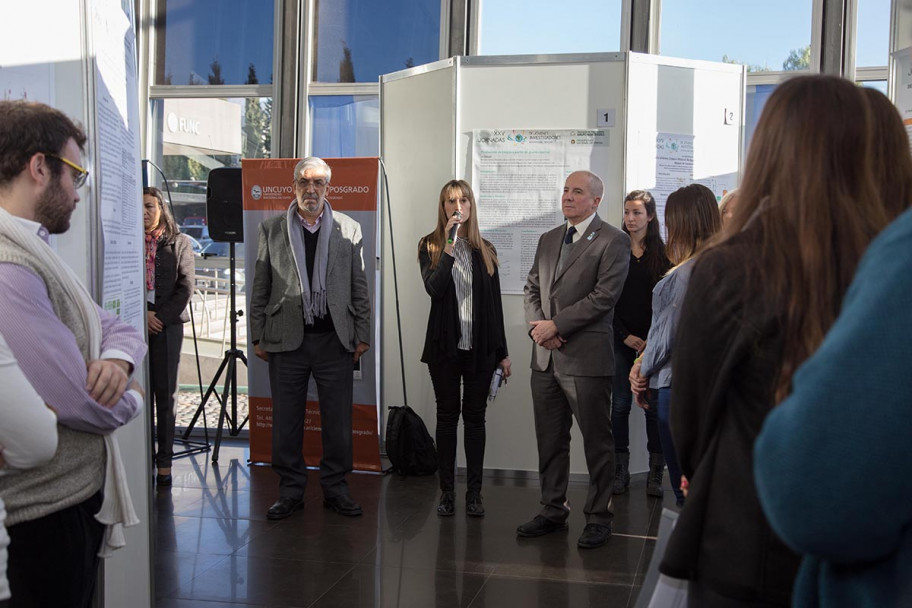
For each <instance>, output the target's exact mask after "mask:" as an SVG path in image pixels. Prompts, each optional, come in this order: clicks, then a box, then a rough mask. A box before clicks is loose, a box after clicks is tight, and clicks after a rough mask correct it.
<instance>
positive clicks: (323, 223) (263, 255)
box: [250, 157, 370, 519]
mask: <svg viewBox="0 0 912 608" xmlns="http://www.w3.org/2000/svg"><path fill="white" fill-rule="evenodd" d="M331 178H332V170H331V169H330V168H329V165H327V164H326V163H325V162H324V161H323V160H322V159H320V158H316V157H309V158H305V159H304V160H302V161H301V162H299V163H298V164H297V166H296V167H295V171H294V189H295V200H294V201H292V203H291V205H290V206H289V207H288V211H287V212H286V213H284V214H282V215H280V216H277V217H273V218H270V219H267V220H265V221H264V222H262V223H261V224H260V229H259V246H258V249H257V261H256V273H255V274H254V279H253V291H252V293H251V296H250V327H251V333H252V335H251V338H252V341H253V344H254V351H255V353H256V355H257V356H258V357H259V358H261V359H263V360H265V361H268V362H269V384H270V387H271V389H272V468H273V470H275V471H276V472H277V473H278V474H279V480H280V481H279V499H278V500H277V501H276V502H275V504H274V505H272V506H271V507H270V508H269V511H268V513H267V517H268V518H269V519H283V518H285V517H288V516H289V515H291V514H292V513H294V512H295V511H296V510H297V509H298V508H300V507H301V506H303V504H304V489H305V487H306V485H307V469H306V468H305V466H304V456H303V454H302V445H303V434H304V419H305V415H306V411H305V410H306V405H307V385H308V383H309V381H310V377H311V375H312V376H313V377H314V380H315V381H316V383H317V396H318V399H319V402H320V420H321V424H322V439H323V458H322V459H321V460H320V485H321V486H322V487H323V506H324V507H326V508H328V509H332V510H334V511H336V512H338V513H341V514H342V515H361V512H362V511H361V505H359V504H358V503H356V502H355V501H354V500H352V498H351V496H350V495H349V493H348V484H347V483H346V481H345V475H346V474H347V473H348V472H350V471H351V470H352V380H353V367H354V366H353V361H354V362H356V361H358V359H359V358H360V357H361V355H362V354H364V352H365V351H366V350H367V349H368V340H369V339H370V338H369V336H370V299H369V295H368V285H367V276H366V274H365V272H364V259H363V257H362V252H361V247H362V245H361V227H360V225H359V224H358V223H357V222H356V221H354V220H353V219H351V218H350V217H348V216H346V215H343V214H342V213H339V212H338V211H333V209H332V207H331V206H330V204H329V202H327V201H326V198H325V196H326V191H327V188H328V187H329V182H330V179H331Z"/></svg>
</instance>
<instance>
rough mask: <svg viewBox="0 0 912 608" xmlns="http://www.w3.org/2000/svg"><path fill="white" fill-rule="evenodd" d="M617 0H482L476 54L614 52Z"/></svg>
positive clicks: (617, 41)
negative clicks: (533, 0)
mask: <svg viewBox="0 0 912 608" xmlns="http://www.w3.org/2000/svg"><path fill="white" fill-rule="evenodd" d="M621 4H622V2H621V0H608V1H606V0H566V1H565V2H562V3H560V4H555V3H551V2H528V1H526V0H484V2H482V3H481V14H480V16H479V17H480V19H479V28H478V29H479V37H478V54H479V55H536V54H552V53H601V52H611V53H613V52H617V51H619V50H620V48H621Z"/></svg>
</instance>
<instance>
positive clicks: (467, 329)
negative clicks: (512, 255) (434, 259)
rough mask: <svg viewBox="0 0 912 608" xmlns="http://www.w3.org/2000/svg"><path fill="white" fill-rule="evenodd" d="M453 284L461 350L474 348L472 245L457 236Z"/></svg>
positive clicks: (454, 246)
mask: <svg viewBox="0 0 912 608" xmlns="http://www.w3.org/2000/svg"><path fill="white" fill-rule="evenodd" d="M453 257H454V258H455V260H454V263H453V284H454V285H455V287H456V308H457V310H458V311H459V331H460V333H461V335H460V337H459V344H458V345H457V348H459V350H472V246H471V245H469V243H468V242H467V241H465V240H464V239H460V238H457V239H456V243H455V244H454V245H453Z"/></svg>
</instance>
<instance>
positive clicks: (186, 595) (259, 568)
mask: <svg viewBox="0 0 912 608" xmlns="http://www.w3.org/2000/svg"><path fill="white" fill-rule="evenodd" d="M247 456H248V450H247V448H246V445H245V444H229V443H228V442H227V441H226V442H225V443H223V444H222V449H221V453H220V456H219V463H218V464H217V465H214V464H212V463H211V462H210V460H209V459H210V454H206V453H202V454H197V455H195V456H191V457H189V458H182V459H180V460H177V461H175V465H174V486H173V487H171V488H170V489H168V488H162V489H158V488H156V490H155V526H154V533H155V543H156V547H155V586H156V597H157V606H158V607H159V608H224V607H229V606H235V607H236V606H269V607H276V608H278V607H284V608H291V607H298V606H300V607H307V606H311V607H314V608H317V607H320V608H329V607H339V608H342V607H344V608H355V607H360V606H369V607H372V608H375V607H386V606H397V607H416V608H430V607H441V608H444V607H450V606H453V607H455V606H462V607H470V608H481V607H485V606H487V607H498V608H501V607H506V608H526V607H541V608H545V607H547V608H561V607H564V606H574V607H575V606H599V607H602V608H605V607H612V606H618V607H625V606H633V604H634V603H635V601H636V597H637V593H638V592H639V586H640V585H641V584H642V581H643V577H644V572H645V570H646V567H647V565H648V564H649V559H650V557H651V556H652V549H653V547H654V545H655V540H654V537H655V534H656V531H657V530H658V521H659V516H660V513H661V509H662V506H663V505H662V503H663V501H662V500H657V499H654V498H648V497H647V496H646V493H645V489H644V483H645V482H644V481H643V480H642V479H638V480H635V481H634V482H633V484H632V487H631V490H630V492H629V493H628V494H626V495H622V496H619V497H615V501H614V503H615V504H614V508H615V524H614V536H612V538H611V540H610V541H609V542H608V544H607V545H606V546H605V547H602V548H599V549H593V550H582V549H578V548H577V546H576V539H577V537H578V536H579V534H580V532H581V531H582V528H583V525H584V521H583V516H582V513H581V511H580V508H579V505H582V504H583V503H584V501H585V495H586V488H585V486H583V485H574V486H572V487H571V490H570V492H569V499H570V502H571V504H572V505H574V506H576V507H577V508H576V509H574V512H573V513H572V515H571V517H570V522H569V523H570V530H569V531H568V532H557V533H553V534H550V535H548V536H545V537H542V538H537V539H522V538H517V537H516V533H515V529H516V526H517V525H518V524H520V523H522V522H524V521H526V520H527V519H530V518H531V517H532V516H533V515H535V514H536V512H537V509H538V486H537V483H535V482H531V483H530V482H527V481H524V480H516V479H509V480H505V481H491V482H488V483H487V485H486V487H485V488H484V490H483V496H484V500H485V508H486V510H487V515H486V517H484V518H478V519H472V518H467V517H465V516H464V511H463V510H462V507H463V504H462V500H461V497H462V493H463V492H464V490H465V487H464V485H463V484H464V480H459V485H458V486H457V503H456V506H457V512H456V516H455V517H449V518H440V517H437V515H436V512H435V507H436V504H437V499H438V497H439V494H438V491H437V485H436V477H410V478H402V477H399V476H398V475H387V476H379V475H365V474H353V475H351V476H350V478H349V484H350V487H351V493H352V496H353V497H354V498H355V499H356V500H357V501H359V502H360V503H362V504H363V505H364V515H363V516H361V517H355V518H350V517H343V516H341V515H338V514H336V513H333V512H330V511H327V510H325V509H324V508H323V506H322V496H321V494H320V488H319V480H318V478H317V474H316V472H311V479H310V484H309V486H308V491H307V503H306V505H305V507H304V509H303V510H302V511H299V512H297V513H295V514H294V515H293V516H292V517H290V518H288V519H286V520H283V521H280V522H271V521H268V520H267V519H266V510H267V509H268V508H269V506H270V505H271V504H272V502H273V501H274V500H275V498H276V497H277V492H278V482H277V478H276V476H275V474H274V473H273V472H272V471H271V470H270V469H269V468H268V467H263V466H248V465H247ZM640 477H641V476H640ZM666 484H667V481H666ZM665 494H666V495H665V498H664V503H665V505H666V506H669V505H671V504H673V502H674V500H673V496H671V492H670V490H667V491H666V493H665Z"/></svg>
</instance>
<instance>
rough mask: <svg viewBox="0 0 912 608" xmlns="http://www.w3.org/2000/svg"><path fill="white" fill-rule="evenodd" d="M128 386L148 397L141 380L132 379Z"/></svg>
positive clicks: (129, 388)
mask: <svg viewBox="0 0 912 608" xmlns="http://www.w3.org/2000/svg"><path fill="white" fill-rule="evenodd" d="M127 388H128V390H131V391H136V392H137V393H139V394H140V395H141V396H142V398H143V399H145V398H146V391H144V390H143V387H142V385H141V384H140V383H139V382H137V381H136V380H130V386H129V387H127ZM48 407H51V406H50V405H49V406H48ZM51 409H54V408H51ZM54 413H55V414H56V413H57V412H56V410H55V412H54Z"/></svg>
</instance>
